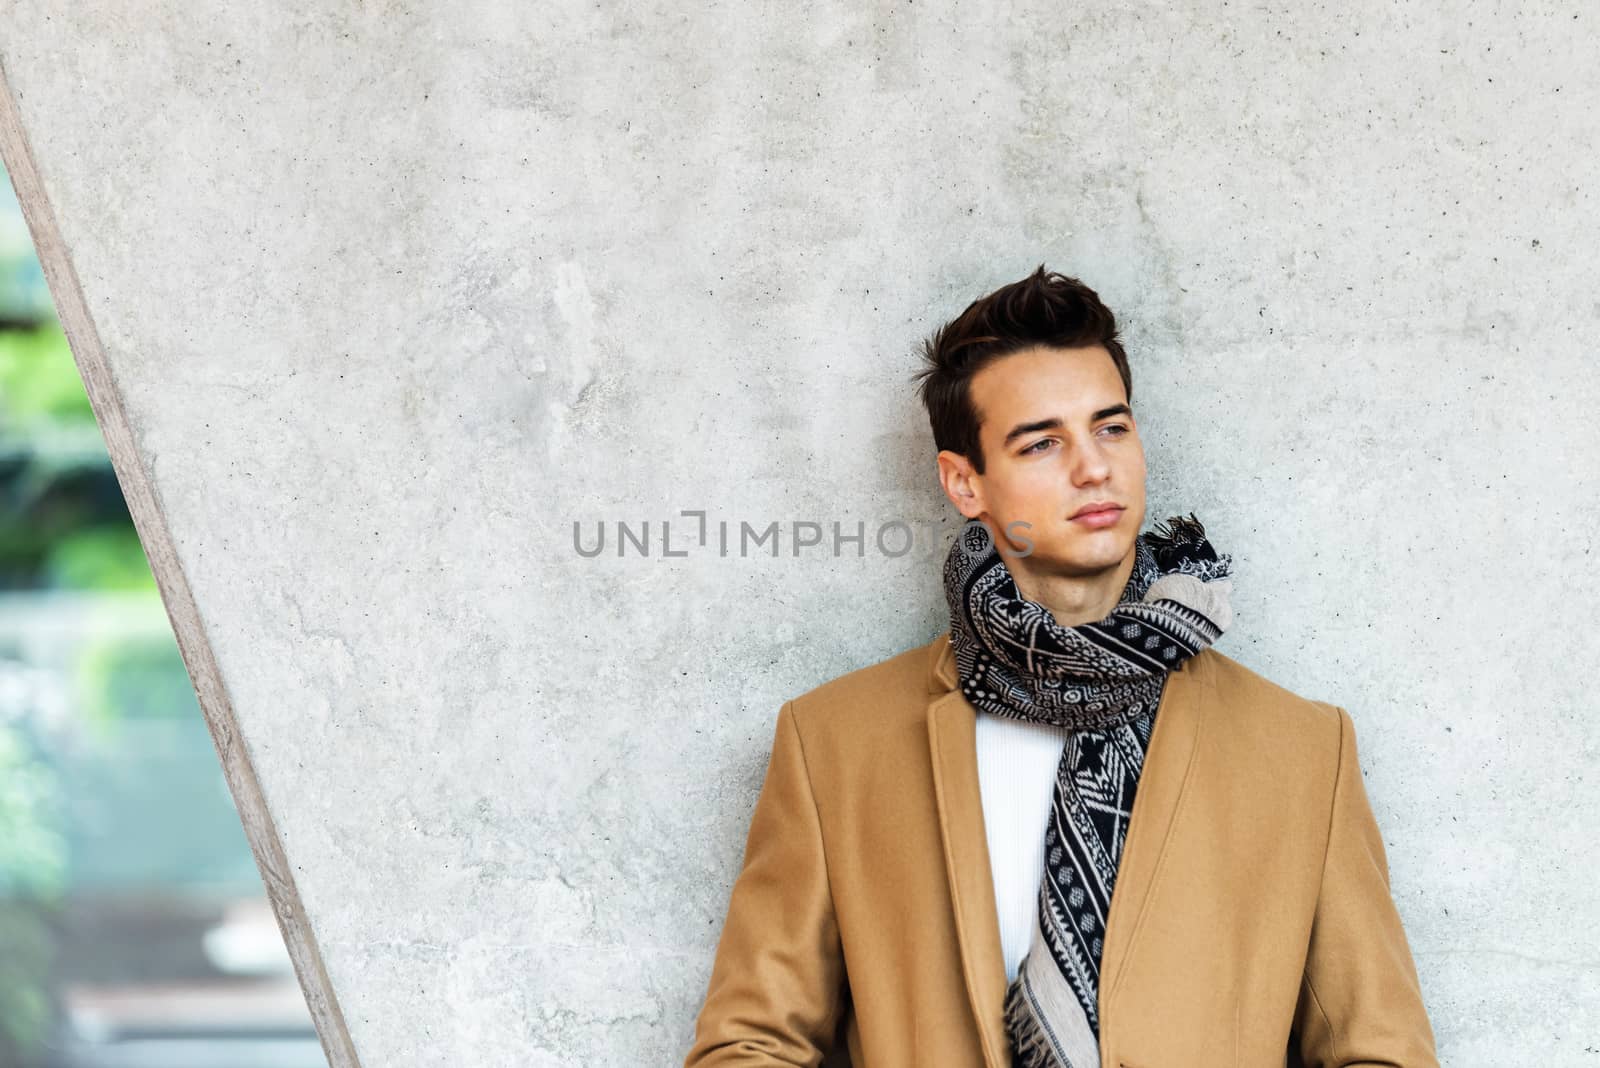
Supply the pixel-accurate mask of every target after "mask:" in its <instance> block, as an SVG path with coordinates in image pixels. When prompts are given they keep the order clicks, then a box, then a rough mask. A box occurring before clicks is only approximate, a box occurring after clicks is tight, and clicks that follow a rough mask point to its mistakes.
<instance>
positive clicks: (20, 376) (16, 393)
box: [0, 319, 94, 434]
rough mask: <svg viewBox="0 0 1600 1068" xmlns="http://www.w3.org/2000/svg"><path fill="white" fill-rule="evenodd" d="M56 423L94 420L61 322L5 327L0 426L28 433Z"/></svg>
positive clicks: (0, 347)
mask: <svg viewBox="0 0 1600 1068" xmlns="http://www.w3.org/2000/svg"><path fill="white" fill-rule="evenodd" d="M52 423H57V424H59V423H66V424H73V423H76V424H79V425H84V424H87V425H89V426H93V425H94V411H93V409H91V408H90V407H89V394H88V393H87V392H85V391H84V388H83V380H82V379H81V378H80V377H78V367H77V365H76V364H75V363H73V360H72V349H71V348H70V347H69V346H68V344H67V335H66V334H65V333H63V332H62V330H61V324H60V323H58V322H56V321H55V320H54V319H51V320H50V321H48V322H44V323H39V324H37V325H36V326H34V327H33V328H32V329H18V330H3V331H0V427H3V428H5V429H6V430H7V432H9V433H12V434H27V433H29V432H30V431H36V430H39V429H41V428H42V427H44V426H46V425H48V424H52Z"/></svg>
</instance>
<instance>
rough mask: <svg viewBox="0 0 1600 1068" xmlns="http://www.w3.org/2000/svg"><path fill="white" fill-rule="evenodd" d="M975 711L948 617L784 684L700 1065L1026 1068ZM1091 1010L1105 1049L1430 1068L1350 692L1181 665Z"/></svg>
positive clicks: (1131, 829) (1105, 1063)
mask: <svg viewBox="0 0 1600 1068" xmlns="http://www.w3.org/2000/svg"><path fill="white" fill-rule="evenodd" d="M976 717H977V713H976V711H975V710H974V709H973V707H972V706H971V705H970V704H968V703H967V701H966V700H965V698H963V697H962V696H961V693H960V690H959V685H958V682H957V678H956V667H955V658H954V654H953V653H952V651H951V649H950V642H949V633H948V632H946V633H944V634H942V635H940V636H939V637H938V638H936V639H935V640H934V641H933V642H931V643H929V644H928V645H926V646H921V647H919V648H916V649H911V650H908V651H907V652H904V653H901V654H900V655H898V656H895V657H892V658H890V659H888V660H885V661H883V662H881V663H878V664H874V665H871V666H869V667H865V668H862V669H860V670H857V671H854V672H851V673H850V674H847V675H844V676H841V677H840V678H837V679H834V680H832V681H830V682H827V683H824V684H823V685H821V686H819V687H817V688H815V689H813V690H811V691H810V692H809V693H806V694H804V695H802V696H800V697H796V698H794V699H793V700H790V701H788V702H785V703H784V705H783V707H782V709H781V710H780V712H779V714H778V719H777V735H776V738H775V740H774V743H773V748H772V757H771V762H770V764H769V765H768V768H767V774H766V781H765V783H764V785H763V787H762V790H761V794H760V797H759V798H758V800H757V802H756V806H755V812H754V814H753V816H752V819H751V824H750V833H749V838H748V841H747V843H746V847H745V854H744V864H743V869H742V871H741V872H740V874H739V876H738V878H737V879H736V880H735V882H734V885H733V890H732V894H731V898H730V901H729V905H728V915H727V920H726V922H725V924H724V927H723V931H722V938H721V942H720V943H719V945H718V947H717V952H716V957H715V960H714V962H713V965H712V970H711V978H710V983H709V986H708V989H707V992H706V999H705V1003H704V1006H703V1007H702V1009H701V1011H700V1014H699V1018H698V1020H697V1021H696V1026H695V1034H694V1039H693V1045H692V1047H691V1049H690V1051H689V1053H688V1057H687V1059H686V1060H685V1061H684V1064H685V1068H722V1066H729V1068H731V1066H735V1065H746V1066H751V1068H755V1066H758V1065H808V1066H815V1065H817V1064H819V1063H820V1062H822V1060H823V1057H824V1054H825V1053H826V1052H827V1051H828V1050H829V1049H830V1048H833V1047H835V1046H836V1045H841V1046H844V1047H846V1048H847V1049H848V1053H849V1058H850V1060H849V1062H848V1063H849V1064H851V1065H853V1068H1005V1066H1008V1065H1010V1063H1011V1058H1010V1054H1009V1046H1008V1043H1007V1040H1006V1033H1005V1027H1004V1023H1003V1019H1002V1005H1003V1003H1004V998H1005V992H1006V987H1007V982H1006V974H1005V963H1004V960H1003V957H1002V955H1001V947H1000V929H999V922H998V917H997V914H996V912H995V901H994V883H993V879H992V876H991V874H990V870H989V854H988V845H987V837H986V835H985V832H984V825H983V812H982V803H981V800H980V797H979V793H978V765H977V755H976V748H975V733H974V724H975V723H976ZM1041 848H1043V844H1042V843H1041ZM1099 1008H1100V1019H1101V1031H1100V1068H1284V1066H1285V1065H1291V1066H1292V1065H1299V1064H1302V1063H1303V1064H1305V1065H1308V1066H1312V1068H1323V1066H1332V1065H1384V1066H1395V1068H1424V1066H1428V1068H1437V1065H1438V1061H1437V1059H1436V1057H1435V1051H1434V1036H1433V1032H1432V1029H1431V1027H1430V1025H1429V1022H1428V1017H1427V1014H1426V1012H1425V1010H1424V1008H1423V1001H1422V992H1421V989H1420V985H1419V983H1418V980H1417V972H1416V968H1415V966H1414V964H1413V962H1412V958H1411V952H1410V949H1409V947H1408V946H1407V943H1406V937H1405V933H1404V931H1403V930H1402V928H1401V923H1400V917H1399V914H1398V913H1397V912H1396V910H1395V906H1394V902H1393V899H1392V897H1391V896H1390V890H1389V872H1388V861H1387V858H1386V856H1385V853H1384V845H1383V839H1382V837H1381V835H1380V834H1379V830H1378V826H1377V823H1376V822H1375V820H1374V819H1373V815H1372V810H1371V808H1370V806H1369V804H1368V801H1367V795H1366V790H1365V788H1364V786H1363V784H1362V777H1361V769H1360V764H1359V762H1358V760H1357V755H1356V740H1355V728H1354V725H1353V724H1352V722H1351V719H1350V716H1349V714H1348V713H1347V712H1346V711H1345V710H1344V709H1342V708H1339V707H1337V706H1335V705H1331V704H1327V703H1324V702H1320V701H1312V700H1308V699H1306V698H1303V697H1299V696H1297V695H1295V694H1294V693H1292V692H1290V691H1289V690H1286V689H1284V688H1282V687H1280V686H1278V685H1276V684H1275V683H1273V682H1270V681H1269V680H1267V679H1265V678H1263V677H1262V676H1260V675H1257V674H1256V673H1254V672H1253V671H1251V670H1250V669H1248V668H1246V667H1245V666H1243V665H1242V664H1240V663H1238V662H1237V661H1235V660H1232V659H1230V658H1229V657H1227V656H1225V655H1223V654H1222V653H1219V652H1217V651H1216V650H1215V649H1210V648H1208V649H1206V650H1204V651H1202V652H1201V653H1199V654H1198V655H1196V656H1194V657H1192V658H1190V659H1189V660H1188V661H1186V662H1185V663H1184V664H1183V666H1182V667H1181V668H1180V669H1179V670H1178V671H1175V672H1174V673H1173V674H1172V676H1171V677H1170V678H1169V679H1168V680H1167V685H1166V689H1165V692H1164V693H1163V696H1162V700H1161V705H1160V708H1159V709H1158V711H1157V713H1156V721H1155V733H1154V735H1153V736H1152V738H1151V740H1150V748H1149V752H1148V754H1147V755H1146V758H1145V765H1144V770H1143V773H1142V775H1141V778H1140V781H1139V786H1138V789H1137V791H1136V792H1135V794H1134V806H1133V814H1132V817H1131V820H1130V822H1129V825H1128V832H1127V838H1126V842H1125V845H1124V847H1123V854H1122V859H1121V862H1120V867H1119V868H1118V873H1117V881H1116V883H1115V885H1114V887H1113V892H1112V900H1111V913H1110V915H1109V916H1108V918H1107V925H1106V943H1105V949H1104V952H1103V955H1102V959H1101V965H1100V1003H1099ZM841 1040H842V1041H841ZM841 1054H842V1051H839V1052H838V1053H836V1054H835V1057H837V1056H839V1055H841ZM828 1063H830V1064H834V1063H840V1062H839V1061H837V1060H836V1059H830V1060H829V1062H828Z"/></svg>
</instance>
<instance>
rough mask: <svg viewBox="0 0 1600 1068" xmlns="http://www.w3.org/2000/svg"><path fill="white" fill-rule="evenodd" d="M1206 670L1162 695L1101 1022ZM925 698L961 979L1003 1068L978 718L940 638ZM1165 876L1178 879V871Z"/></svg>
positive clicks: (1112, 920) (1191, 733)
mask: <svg viewBox="0 0 1600 1068" xmlns="http://www.w3.org/2000/svg"><path fill="white" fill-rule="evenodd" d="M1210 671H1211V661H1210V657H1209V656H1208V655H1207V651H1204V650H1203V651H1201V652H1200V653H1199V654H1198V655H1196V656H1194V657H1191V658H1190V659H1188V660H1186V661H1184V663H1183V664H1182V665H1181V666H1180V668H1179V670H1177V671H1174V672H1173V673H1172V675H1171V676H1170V677H1169V678H1168V679H1167V684H1166V687H1165V689H1164V691H1163V693H1162V696H1161V705H1160V708H1159V709H1158V711H1157V713H1156V725H1155V732H1154V733H1153V734H1152V735H1151V738H1150V749H1149V752H1148V753H1146V755H1145V765H1144V770H1143V771H1142V772H1141V773H1140V777H1139V786H1138V789H1137V790H1136V791H1135V793H1134V800H1133V814H1132V816H1131V817H1130V819H1129V823H1128V833H1127V837H1126V839H1125V840H1124V842H1123V847H1122V858H1121V860H1120V861H1119V862H1118V868H1117V881H1116V884H1115V886H1114V887H1113V889H1112V894H1111V914H1110V915H1109V916H1108V917H1107V919H1106V943H1105V949H1104V951H1103V953H1102V954H1101V961H1100V1018H1101V1020H1102V1022H1104V1021H1105V1020H1106V1019H1107V1014H1106V1007H1107V1005H1108V1004H1109V1003H1110V1000H1111V998H1112V996H1114V995H1115V993H1116V989H1117V984H1118V982H1119V980H1120V979H1121V977H1122V975H1123V973H1124V971H1125V968H1124V965H1125V963H1126V961H1127V957H1128V954H1129V952H1130V951H1131V950H1132V948H1133V946H1134V944H1135V940H1136V938H1137V936H1138V932H1139V928H1140V926H1141V923H1140V921H1141V919H1142V918H1143V915H1144V911H1145V908H1146V906H1147V905H1148V902H1149V896H1150V889H1151V885H1152V883H1153V881H1154V876H1155V873H1156V871H1157V870H1158V869H1159V867H1160V862H1161V857H1162V854H1163V853H1164V852H1165V851H1166V848H1167V843H1168V841H1169V840H1170V837H1171V834H1170V832H1171V829H1172V823H1173V817H1174V815H1175V814H1176V812H1177V809H1178V804H1179V801H1180V799H1181V798H1182V796H1183V792H1184V789H1185V788H1186V787H1187V786H1188V784H1189V779H1190V772H1191V770H1192V767H1193V758H1194V754H1195V752H1196V750H1197V745H1196V740H1197V738H1198V735H1199V730H1200V723H1201V720H1202V718H1203V712H1204V700H1203V698H1204V696H1205V695H1207V694H1209V692H1210V683H1211V678H1210ZM928 691H929V696H928V713H927V716H928V744H929V749H930V755H931V757H932V764H933V784H934V793H935V807H936V809H937V812H938V817H939V830H940V834H941V837H942V838H943V841H944V859H945V871H946V873H947V874H948V876H949V882H950V899H951V900H950V904H951V907H952V909H953V911H954V913H955V927H956V938H957V940H958V942H959V943H960V950H961V962H962V972H963V978H964V980H965V982H966V988H967V996H968V998H969V1000H970V1001H971V1003H972V1011H973V1013H974V1015H975V1016H976V1017H977V1020H978V1027H979V1032H980V1033H981V1035H982V1038H983V1052H984V1060H985V1062H986V1063H987V1065H988V1066H989V1068H1006V1066H1007V1065H1009V1064H1010V1063H1011V1061H1010V1052H1009V1049H1010V1047H1009V1041H1008V1039H1007V1037H1006V1034H1005V1022H1004V1009H1005V995H1006V986H1007V983H1006V970H1005V956H1004V952H1003V950H1002V949H1001V945H1000V921H999V915H998V913H997V912H996V907H995V899H994V877H993V874H992V872H991V869H990V867H989V847H988V837H987V832H986V831H985V829H984V824H983V798H982V794H981V793H980V791H979V784H978V750H977V729H976V728H977V711H976V710H975V709H974V708H973V707H972V705H970V704H968V703H967V700H966V699H965V698H964V697H962V696H961V691H960V682H959V679H958V677H957V673H956V664H955V653H954V651H953V650H952V649H951V648H950V636H949V633H948V632H946V633H945V634H943V635H941V636H940V637H939V638H937V639H936V640H935V641H934V642H933V644H932V646H931V647H930V661H929V672H928ZM1040 848H1043V843H1040ZM1169 877H1171V878H1177V879H1180V880H1181V878H1182V876H1181V874H1178V875H1170V876H1169Z"/></svg>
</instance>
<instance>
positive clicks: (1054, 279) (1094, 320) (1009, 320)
mask: <svg viewBox="0 0 1600 1068" xmlns="http://www.w3.org/2000/svg"><path fill="white" fill-rule="evenodd" d="M1035 345H1045V346H1050V347H1054V348H1064V349H1078V348H1086V347H1088V346H1090V345H1103V346H1105V349H1106V351H1107V352H1109V353H1110V354H1111V360H1112V362H1113V363H1115V364H1116V365H1117V373H1118V374H1120V375H1121V376H1122V387H1123V389H1124V390H1125V391H1126V392H1127V394H1128V403H1130V404H1131V403H1133V376H1132V374H1131V373H1130V372H1129V370H1128V355H1127V353H1125V352H1124V351H1123V350H1122V342H1121V341H1120V340H1119V339H1118V338H1117V320H1116V316H1114V315H1112V314H1111V309H1110V308H1107V307H1106V306H1105V305H1104V304H1102V303H1101V302H1100V298H1099V297H1098V296H1097V295H1096V294H1095V291H1094V290H1092V289H1090V288H1089V287H1088V286H1086V285H1084V284H1083V283H1082V282H1080V281H1078V280H1077V279H1076V278H1068V277H1066V276H1065V275H1061V274H1057V273H1055V272H1054V271H1046V270H1045V269H1044V264H1042V263H1041V264H1040V265H1039V268H1038V270H1036V271H1034V272H1033V273H1032V274H1030V275H1029V276H1028V277H1026V278H1024V279H1022V281H1020V282H1012V283H1011V284H1010V285H1005V286H1001V287H1000V288H999V289H997V290H995V291H994V292H993V293H990V294H989V295H988V296H986V297H979V298H978V299H977V300H975V301H973V302H972V303H971V304H969V305H967V309H966V311H964V312H962V313H961V314H960V315H958V316H956V317H955V318H954V319H952V320H951V321H950V322H948V323H946V324H945V325H943V326H941V327H940V328H939V329H938V330H937V331H935V332H934V334H933V336H932V337H930V338H928V339H927V340H926V341H924V342H923V344H922V358H923V364H924V366H923V368H922V370H920V371H918V372H917V374H916V376H915V378H914V379H913V381H915V380H917V379H920V380H921V386H920V392H921V394H922V404H923V406H924V407H925V408H927V409H928V421H929V422H930V423H931V424H932V425H933V443H934V447H935V448H937V449H940V450H944V449H949V450H950V451H951V452H957V453H960V454H961V455H962V456H965V457H966V458H967V459H968V460H969V461H971V462H972V466H973V467H974V468H975V469H976V470H977V472H978V474H980V475H981V474H983V449H982V447H981V446H980V444H979V442H978V413H977V411H976V409H975V408H974V407H973V404H972V391H971V385H972V377H973V376H974V375H976V374H977V373H978V372H979V371H981V370H983V368H985V367H987V366H988V365H989V364H991V363H993V362H994V361H995V360H998V359H999V358H1000V357H1002V356H1009V355H1010V354H1012V353H1014V352H1017V351H1019V350H1021V349H1026V348H1031V347H1033V346H1035Z"/></svg>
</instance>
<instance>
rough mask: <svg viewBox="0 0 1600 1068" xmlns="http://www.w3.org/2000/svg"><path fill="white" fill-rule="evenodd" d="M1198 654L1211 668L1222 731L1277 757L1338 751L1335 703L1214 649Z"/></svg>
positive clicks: (1337, 721) (1338, 733)
mask: <svg viewBox="0 0 1600 1068" xmlns="http://www.w3.org/2000/svg"><path fill="white" fill-rule="evenodd" d="M1198 655H1200V656H1203V657H1205V658H1206V661H1207V663H1208V666H1209V668H1210V671H1211V678H1212V682H1213V684H1214V687H1215V691H1216V696H1217V698H1218V700H1217V701H1216V702H1215V706H1214V707H1215V708H1216V709H1217V710H1218V711H1219V713H1220V714H1221V715H1222V716H1223V717H1224V719H1225V720H1226V723H1227V726H1228V731H1227V734H1228V735H1229V736H1231V737H1232V738H1234V739H1235V740H1236V741H1237V742H1238V743H1239V744H1241V745H1250V744H1253V745H1257V746H1260V747H1261V748H1262V749H1263V750H1265V751H1266V752H1269V753H1271V754H1272V755H1275V756H1280V757H1281V756H1283V755H1287V754H1289V753H1292V752H1300V753H1304V754H1307V755H1317V754H1320V755H1323V756H1326V755H1329V754H1337V753H1338V751H1339V744H1340V730H1341V728H1340V724H1339V718H1340V714H1339V708H1338V706H1336V705H1333V704H1330V703H1329V702H1327V701H1319V700H1316V699H1315V698H1311V697H1307V696H1304V695H1303V694H1299V693H1296V692H1295V691H1293V690H1291V689H1289V688H1288V687H1287V686H1284V685H1282V684H1281V683H1277V682H1274V681H1273V680H1272V679H1269V678H1267V677H1266V676H1265V675H1262V674H1261V673H1260V672H1258V671H1255V670H1254V669H1252V668H1250V667H1247V666H1246V665H1244V664H1242V663H1240V662H1239V661H1238V660H1235V659H1234V658H1233V657H1231V656H1228V655H1227V654H1226V653H1223V652H1219V651H1218V650H1217V649H1215V648H1214V647H1213V648H1207V649H1206V650H1204V651H1203V652H1201V653H1200V654H1198ZM1263 755H1266V753H1264V754H1263Z"/></svg>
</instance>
